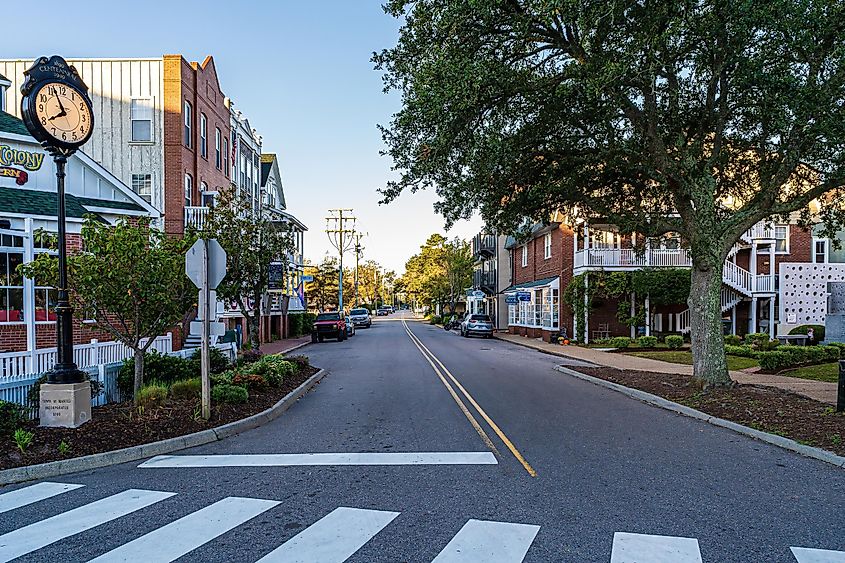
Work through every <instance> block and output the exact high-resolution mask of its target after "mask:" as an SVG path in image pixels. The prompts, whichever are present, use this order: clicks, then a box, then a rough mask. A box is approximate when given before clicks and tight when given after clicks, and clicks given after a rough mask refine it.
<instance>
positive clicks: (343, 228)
mask: <svg viewBox="0 0 845 563" xmlns="http://www.w3.org/2000/svg"><path fill="white" fill-rule="evenodd" d="M355 221H356V219H355V216H354V215H353V214H352V210H351V209H347V208H344V209H329V216H328V217H326V235H327V236H328V237H329V242H330V243H331V244H332V246H334V247H335V249H337V252H338V254H339V255H340V273H339V276H338V284H337V285H338V288H337V301H338V305H337V310H338V312H340V313H341V314H343V255H344V253H346V252H349V250H351V249H352V246H353V244H354V240H355V239H354V235H355Z"/></svg>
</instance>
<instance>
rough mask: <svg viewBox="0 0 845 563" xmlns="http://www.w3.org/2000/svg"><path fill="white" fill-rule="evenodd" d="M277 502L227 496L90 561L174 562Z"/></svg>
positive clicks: (100, 562) (92, 562) (104, 562)
mask: <svg viewBox="0 0 845 563" xmlns="http://www.w3.org/2000/svg"><path fill="white" fill-rule="evenodd" d="M277 504H279V502H278V501H275V500H263V499H253V498H240V497H227V498H224V499H223V500H220V501H217V502H215V503H214V504H212V505H210V506H206V507H205V508H202V509H200V510H197V511H196V512H192V513H191V514H188V515H187V516H185V517H183V518H180V519H179V520H176V521H174V522H171V523H170V524H167V525H166V526H163V527H161V528H158V529H157V530H154V531H152V532H150V533H149V534H146V535H144V536H141V537H140V538H137V539H134V540H132V541H131V542H129V543H126V544H123V545H122V546H120V547H118V548H117V549H113V550H111V551H109V552H108V553H105V554H103V555H101V556H100V557H97V558H96V559H93V560H92V561H91V562H90V563H94V562H95V561H96V562H97V563H106V562H108V563H117V562H135V561H137V562H139V563H159V562H161V563H165V562H170V561H174V560H176V559H178V558H180V557H182V556H183V555H185V554H186V553H189V552H191V551H193V550H195V549H197V548H198V547H200V546H201V545H203V544H206V543H208V542H210V541H211V540H213V539H214V538H216V537H218V536H220V535H223V534H225V533H226V532H228V531H229V530H231V529H233V528H235V527H237V526H240V525H241V524H243V523H244V522H246V521H247V520H251V519H252V518H255V517H256V516H258V515H259V514H261V513H263V512H265V511H267V510H270V509H271V508H273V507H274V506H276V505H277Z"/></svg>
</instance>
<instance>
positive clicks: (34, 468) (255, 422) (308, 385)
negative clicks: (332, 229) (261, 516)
mask: <svg viewBox="0 0 845 563" xmlns="http://www.w3.org/2000/svg"><path fill="white" fill-rule="evenodd" d="M326 374H327V372H326V370H324V369H321V370H320V371H318V372H317V373H315V374H314V375H312V376H311V377H309V378H308V379H306V380H305V381H304V382H303V383H302V385H300V386H299V387H297V388H296V389H294V390H293V391H291V392H290V393H288V394H287V395H285V396H284V397H283V398H282V399H281V400H280V401H279V402H278V403H276V404H275V405H273V406H272V407H270V408H269V409H266V410H264V411H262V412H260V413H258V414H254V415H252V416H249V417H247V418H242V419H241V420H236V421H235V422H230V423H229V424H224V425H223V426H218V427H216V428H209V429H208V430H202V431H200V432H194V433H193V434H186V435H185V436H177V437H175V438H169V439H167V440H160V441H158V442H152V443H149V444H140V445H138V446H130V447H128V448H123V449H121V450H114V451H110V452H103V453H99V454H92V455H86V456H82V457H76V458H73V459H63V460H60V461H51V462H48V463H40V464H38V465H28V466H25V467H13V468H12V469H5V470H3V471H0V485H9V484H11V483H20V482H22V481H32V480H34V479H45V478H47V477H55V476H57V475H65V474H67V473H76V472H77V471H87V470H89V469H96V468H98V467H107V466H109V465H117V464H119V463H126V462H128V461H135V460H138V459H144V458H147V457H153V456H157V455H163V454H167V453H171V452H175V451H178V450H183V449H185V448H192V447H194V446H201V445H203V444H209V443H211V442H216V441H218V440H222V439H224V438H229V437H230V436H234V435H236V434H240V433H241V432H246V431H247V430H252V429H253V428H257V427H259V426H261V425H263V424H266V423H268V422H270V421H272V420H275V419H276V418H278V417H279V416H280V415H281V414H282V413H283V412H285V411H286V410H288V409H289V408H290V407H292V406H293V404H294V403H296V401H298V400H299V399H300V397H302V396H303V395H305V393H307V392H308V391H310V390H311V389H312V388H313V387H314V386H315V385H316V384H317V383H319V381H320V380H321V379H323V377H325V376H326Z"/></svg>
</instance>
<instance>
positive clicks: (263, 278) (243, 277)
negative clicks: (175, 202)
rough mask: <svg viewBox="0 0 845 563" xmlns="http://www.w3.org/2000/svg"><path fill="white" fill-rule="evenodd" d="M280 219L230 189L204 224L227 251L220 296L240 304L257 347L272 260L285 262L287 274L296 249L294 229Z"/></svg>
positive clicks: (239, 306)
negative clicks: (260, 210)
mask: <svg viewBox="0 0 845 563" xmlns="http://www.w3.org/2000/svg"><path fill="white" fill-rule="evenodd" d="M279 219H280V218H277V217H274V216H273V215H272V214H270V213H269V212H266V213H260V212H255V211H253V209H252V204H251V202H250V201H248V200H246V199H244V198H240V197H238V195H237V194H236V193H235V190H228V191H224V192H222V193H221V195H220V198H219V199H218V201H217V202H216V204H215V206H214V207H213V208H212V210H211V212H210V213H209V215H208V220H207V222H206V224H205V225H204V229H205V235H206V236H208V237H209V238H216V239H217V242H219V243H220V246H222V247H223V249H224V250H225V251H226V277H225V278H224V279H223V281H222V282H221V283H220V285H219V286H218V287H217V296H218V298H220V299H225V300H228V301H234V302H235V303H237V304H238V308H239V309H240V311H241V314H242V315H243V316H244V318H245V319H246V321H247V326H248V327H249V330H248V332H249V335H248V336H249V342H250V346H251V347H252V349H253V350H259V349H260V347H261V333H260V328H259V323H260V321H261V312H262V301H263V300H264V298H265V296H266V295H267V289H268V284H269V281H270V274H269V269H270V263H271V262H274V261H278V262H281V263H282V265H283V272H284V275H287V272H288V267H289V262H290V258H289V257H290V256H291V253H292V252H293V240H292V236H291V232H290V230H289V229H288V228H287V227H286V226H285V224H284V223H283V222H282V221H280V220H279Z"/></svg>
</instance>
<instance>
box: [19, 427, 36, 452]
mask: <svg viewBox="0 0 845 563" xmlns="http://www.w3.org/2000/svg"><path fill="white" fill-rule="evenodd" d="M34 436H35V434H34V433H32V432H29V431H28V430H24V429H23V428H18V429H17V430H15V435H14V438H15V444H17V446H18V449H19V450H20V451H21V453H24V452H25V451H26V449H27V448H28V447H29V445H30V444H31V443H32V438H33V437H34Z"/></svg>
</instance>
